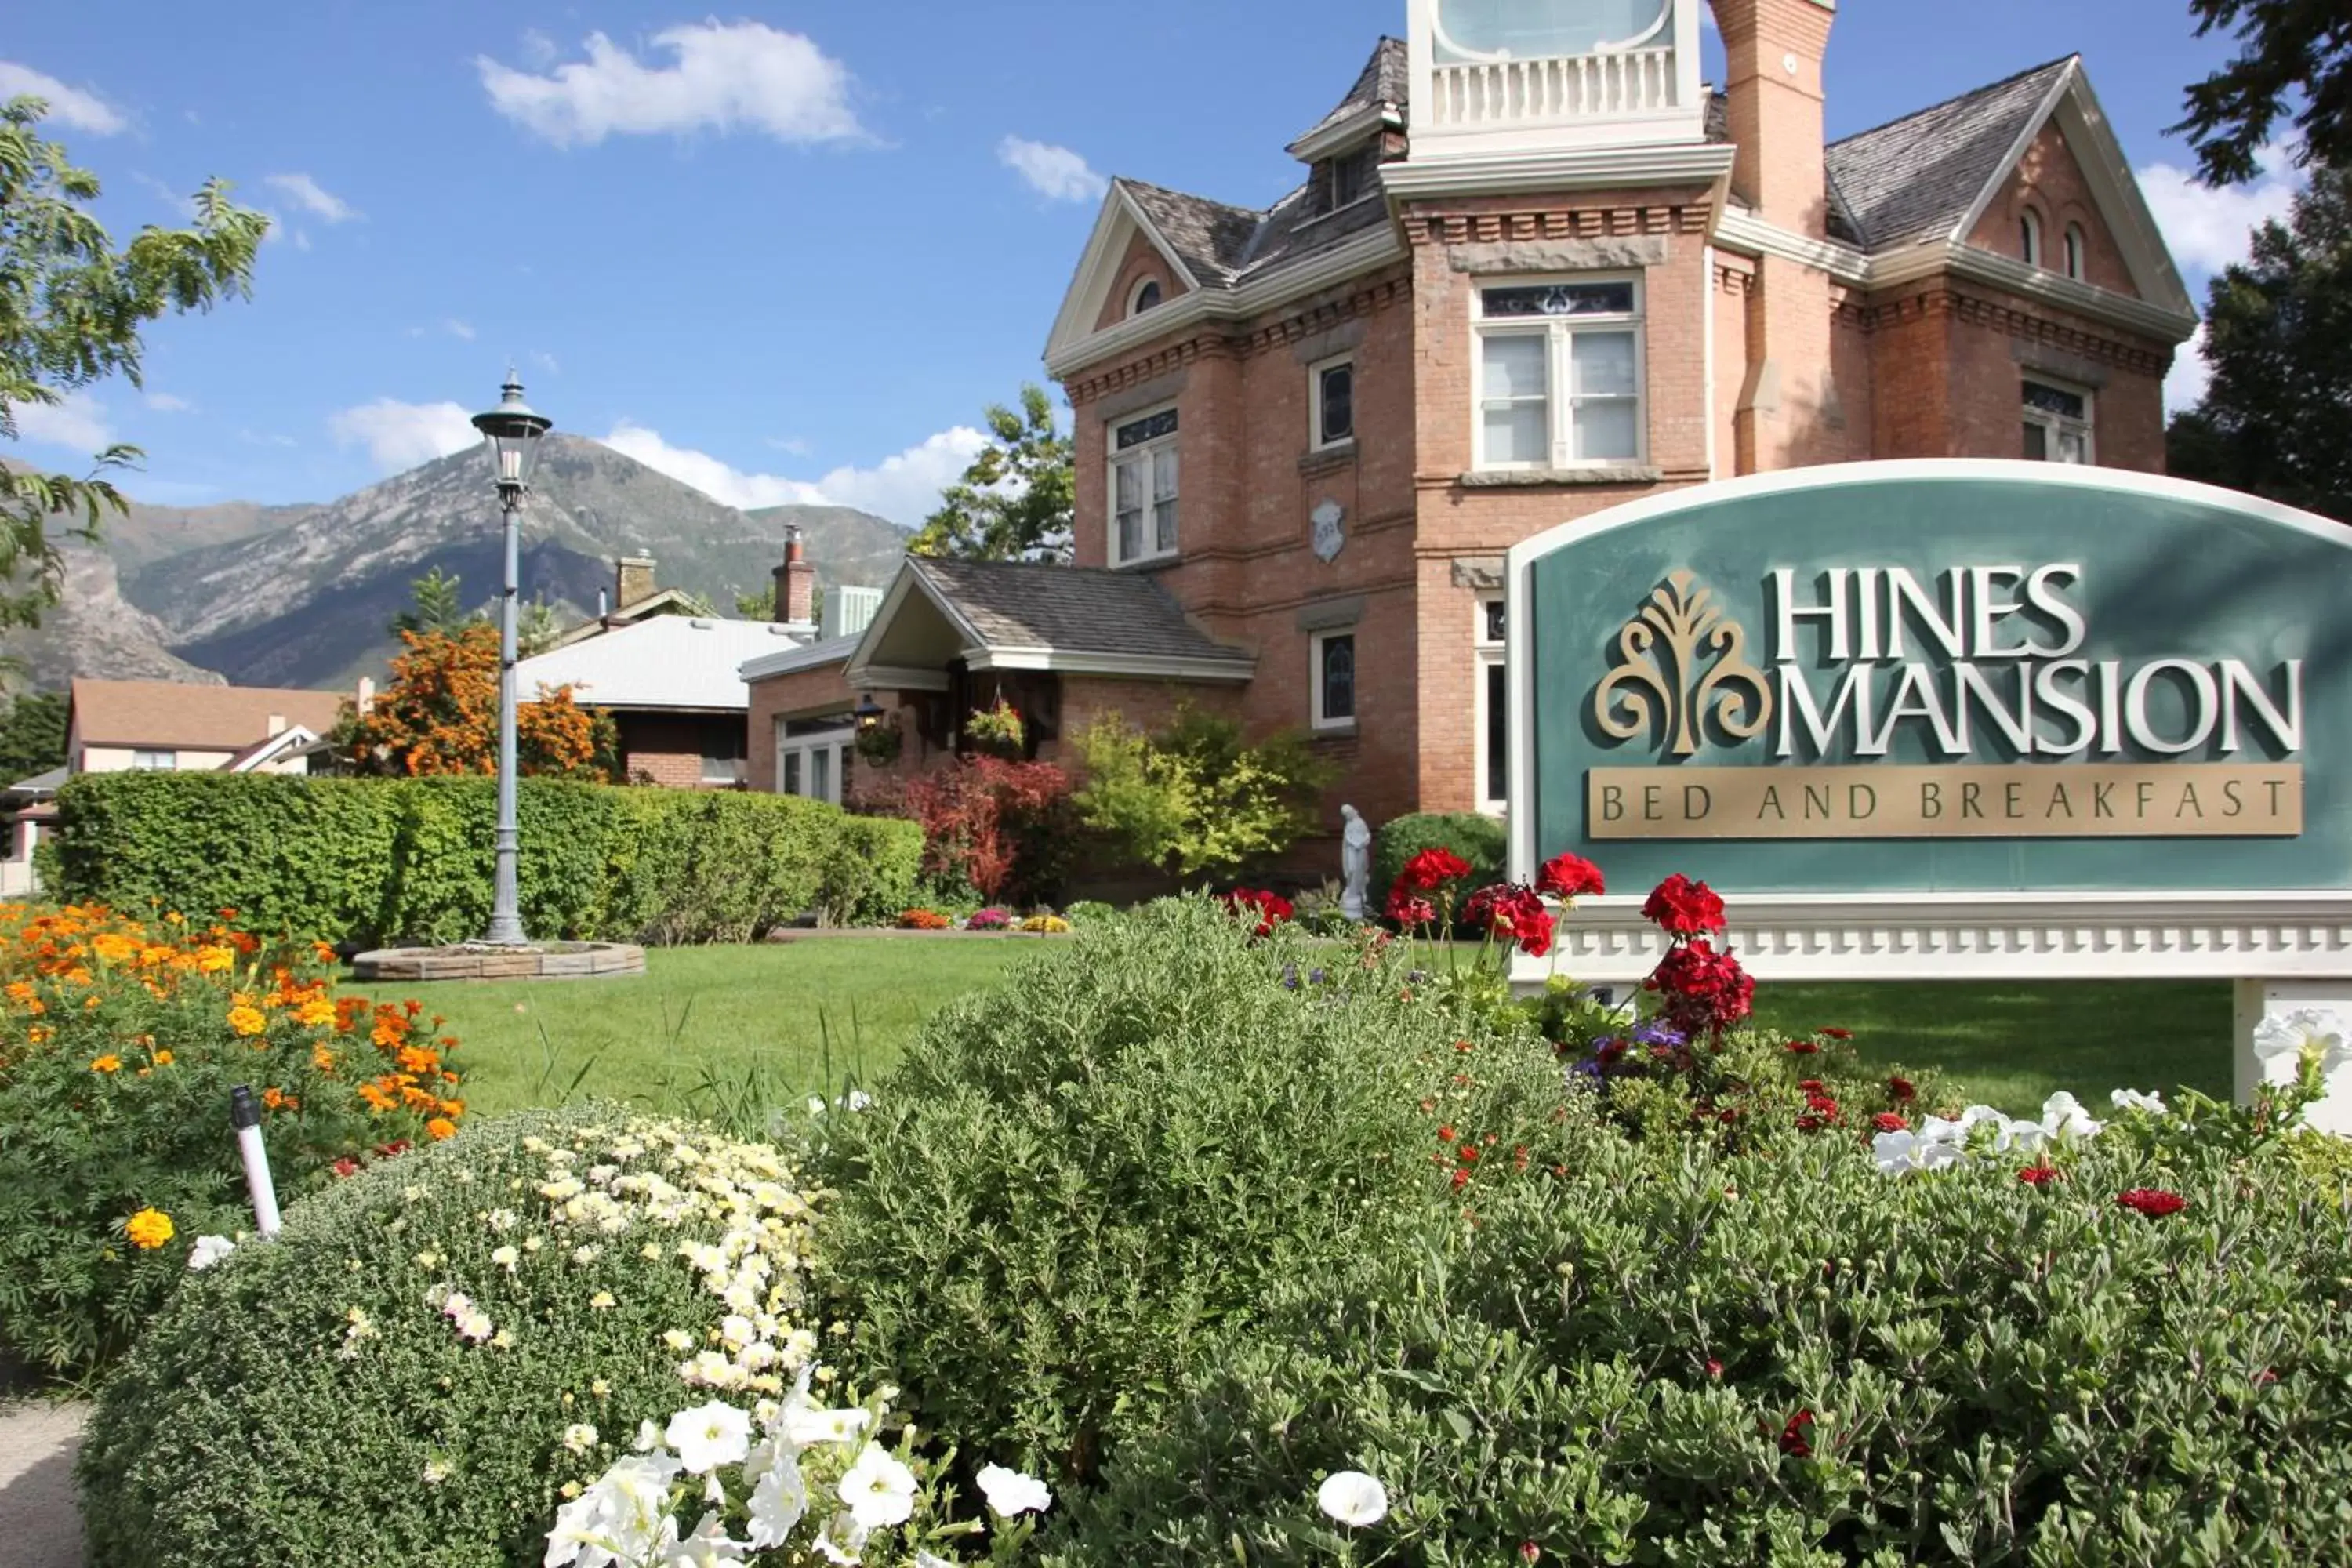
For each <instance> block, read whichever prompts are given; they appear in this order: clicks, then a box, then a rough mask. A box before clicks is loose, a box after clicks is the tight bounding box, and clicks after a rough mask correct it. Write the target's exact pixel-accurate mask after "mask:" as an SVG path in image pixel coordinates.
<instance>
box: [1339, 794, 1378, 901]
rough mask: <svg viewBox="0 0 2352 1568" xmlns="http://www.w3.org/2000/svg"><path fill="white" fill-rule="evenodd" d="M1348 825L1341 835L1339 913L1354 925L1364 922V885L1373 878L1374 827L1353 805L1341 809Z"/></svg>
mask: <svg viewBox="0 0 2352 1568" xmlns="http://www.w3.org/2000/svg"><path fill="white" fill-rule="evenodd" d="M1339 818H1340V820H1341V821H1342V822H1343V823H1345V824H1346V826H1344V827H1342V828H1341V829H1340V832H1339V881H1340V893H1339V912H1340V913H1341V914H1343V915H1345V916H1347V917H1348V918H1349V920H1351V921H1361V920H1362V919H1363V918H1364V884H1365V883H1366V882H1367V881H1369V880H1370V879H1371V875H1372V825H1371V824H1370V823H1369V822H1366V821H1365V820H1364V819H1363V818H1362V817H1361V816H1359V815H1357V812H1356V808H1355V807H1354V806H1352V805H1343V806H1341V807H1340V808H1339Z"/></svg>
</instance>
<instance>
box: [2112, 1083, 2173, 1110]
mask: <svg viewBox="0 0 2352 1568" xmlns="http://www.w3.org/2000/svg"><path fill="white" fill-rule="evenodd" d="M2107 1098H2108V1099H2109V1100H2114V1101H2115V1102H2116V1110H2145V1111H2147V1112H2149V1113H2150V1114H2152V1115H2156V1116H2168V1115H2170V1114H2171V1108H2170V1107H2169V1106H2168V1105H2166V1104H2165V1103H2164V1096H2162V1095H2160V1094H2142V1093H2141V1092H2140V1091H2139V1090H2137V1089H2116V1091H2115V1092H2114V1093H2113V1094H2111V1095H2109V1096H2107Z"/></svg>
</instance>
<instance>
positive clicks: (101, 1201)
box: [0, 904, 465, 1375]
mask: <svg viewBox="0 0 2352 1568" xmlns="http://www.w3.org/2000/svg"><path fill="white" fill-rule="evenodd" d="M326 958H331V954H328V955H321V954H320V953H318V952H314V951H312V950H310V949H309V948H307V947H292V948H264V947H263V946H262V945H261V944H260V943H259V942H257V940H256V939H255V938H254V937H252V936H251V935H249V934H247V932H245V931H239V930H236V929H234V928H233V927H231V926H230V925H228V924H227V923H226V922H216V923H214V924H211V925H208V926H203V927H197V926H193V925H190V924H187V923H185V922H182V921H156V922H152V923H142V922H139V921H130V920H126V919H124V918H122V917H121V916H119V915H116V914H112V913H110V912H109V911H107V910H100V909H94V908H71V909H64V910H33V909H30V908H28V907H26V906H24V905H13V904H12V905H0V982H5V1001H0V1349H5V1350H6V1351H8V1352H12V1353H13V1354H15V1355H16V1356H19V1357H21V1358H23V1359H25V1360H26V1361H28V1362H31V1363H35V1364H37V1365H39V1366H42V1367H44V1368H47V1370H49V1371H51V1372H53V1373H66V1374H70V1375H80V1374H86V1373H90V1372H93V1371H96V1370H98V1369H99V1368H100V1367H102V1366H103V1365H104V1364H105V1363H107V1362H109V1361H110V1360H111V1359H112V1358H113V1357H114V1356H115V1355H117V1354H119V1353H120V1352H121V1350H122V1349H123V1348H124V1346H125V1345H126V1343H127V1342H129V1341H130V1340H131V1337H132V1336H133V1335H134V1334H136V1333H137V1332H138V1331H139V1329H140V1326H141V1325H142V1323H144V1322H145V1321H146V1320H147V1318H148V1317H149V1316H150V1315H151V1314H152V1313H153V1312H154V1310H156V1308H157V1307H158V1306H159V1305H160V1304H161V1302H162V1301H163V1299H164V1297H165V1296H167V1295H168V1294H169V1293H170V1291H171V1289H172V1288H173V1285H174V1284H176V1283H177V1282H178V1279H179V1278H180V1275H181V1274H182V1272H183V1271H184V1269H185V1268H186V1266H187V1259H188V1257H189V1248H190V1247H191V1246H192V1245H193V1244H194V1241H195V1240H196V1238H197V1237H198V1236H199V1235H201V1234H204V1233H205V1232H215V1233H222V1234H226V1233H230V1232H234V1231H235V1230H236V1229H237V1227H238V1226H239V1225H240V1224H242V1223H246V1222H247V1220H249V1217H250V1211H249V1210H248V1209H247V1206H246V1194H245V1185H244V1178H243V1174H242V1170H243V1167H242V1165H241V1164H240V1163H239V1161H238V1157H237V1151H236V1142H235V1139H234V1138H233V1136H232V1134H231V1131H230V1128H229V1119H228V1105H229V1090H230V1089H231V1088H232V1087H234V1086H236V1085H239V1084H243V1085H248V1086H250V1087H251V1088H252V1089H253V1090H254V1092H255V1093H256V1094H257V1096H259V1098H260V1100H261V1103H262V1108H263V1120H262V1129H263V1135H264V1137H265V1139H266V1141H267V1145H268V1151H269V1157H270V1165H271V1172H272V1174H273V1176H274V1177H275V1179H276V1182H277V1184H278V1191H279V1192H280V1194H282V1195H283V1196H284V1197H286V1198H288V1199H289V1200H290V1199H291V1198H292V1197H294V1196H296V1195H298V1194H302V1193H304V1192H308V1191H310V1190H312V1189H314V1188H316V1187H318V1186H320V1185H322V1184H326V1183H328V1182H330V1181H331V1180H332V1179H333V1178H332V1175H331V1170H332V1168H333V1167H334V1166H335V1165H336V1163H338V1162H345V1163H357V1162H360V1161H362V1160H364V1159H366V1158H367V1157H368V1154H369V1152H370V1150H371V1149H373V1148H377V1147H380V1146H392V1145H399V1144H405V1143H408V1142H423V1141H426V1140H428V1139H431V1138H434V1137H437V1136H446V1135H448V1134H450V1133H452V1132H454V1131H456V1123H457V1121H458V1119H459V1118H461V1117H462V1116H463V1115H464V1110H465V1108H464V1104H463V1101H462V1100H460V1099H459V1098H458V1096H459V1094H460V1093H461V1089H460V1079H459V1075H458V1069H457V1064H456V1062H455V1060H454V1059H451V1058H448V1057H447V1052H448V1049H449V1047H452V1046H454V1045H455V1044H456V1042H455V1041H454V1040H452V1039H450V1038H448V1037H446V1036H443V1037H436V1035H435V1033H434V1031H435V1029H436V1028H437V1027H438V1026H439V1024H440V1020H439V1019H437V1018H436V1019H432V1020H430V1021H429V1023H427V1022H425V1021H423V1020H420V1019H418V1018H417V1014H418V1013H419V1012H420V1011H421V1009H419V1008H418V1007H417V1006H416V1005H415V1004H413V1003H412V1004H410V1005H407V1006H405V1007H403V1006H395V1005H391V1004H378V1005H373V1006H371V1005H369V1004H368V1003H367V1002H365V1001H364V1000H362V999H361V998H359V997H351V996H346V997H341V998H338V997H336V996H335V995H334V994H333V990H332V987H331V984H330V982H329V980H328V979H327V978H326V973H327V971H326V964H325V962H324V960H325V959H326ZM139 1216H145V1217H143V1218H142V1217H139Z"/></svg>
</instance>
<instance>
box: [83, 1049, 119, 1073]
mask: <svg viewBox="0 0 2352 1568" xmlns="http://www.w3.org/2000/svg"><path fill="white" fill-rule="evenodd" d="M89 1070H90V1071H92V1072H121V1070H122V1058H121V1057H118V1056H116V1055H115V1054H114V1053H113V1052H111V1051H109V1052H108V1053H107V1054H106V1055H104V1056H102V1057H100V1058H98V1059H97V1060H96V1061H94V1062H92V1063H90V1064H89Z"/></svg>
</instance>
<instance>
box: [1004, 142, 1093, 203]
mask: <svg viewBox="0 0 2352 1568" xmlns="http://www.w3.org/2000/svg"><path fill="white" fill-rule="evenodd" d="M996 161H997V162H998V163H1003V165H1004V166H1005V167H1006V168H1008V169H1010V170H1012V171H1013V173H1014V174H1018V175H1020V176H1021V177H1022V178H1023V179H1024V180H1026V181H1027V182H1028V183H1029V188H1030V189H1031V190H1033V191H1035V192H1036V193H1037V194H1038V195H1041V196H1044V197H1045V199H1046V200H1047V201H1049V202H1098V201H1100V200H1102V198H1103V193H1104V192H1106V191H1108V190H1109V189H1110V182H1109V181H1108V180H1106V179H1104V178H1103V177H1102V176H1101V175H1100V174H1096V173H1095V172H1094V171H1093V170H1092V169H1090V168H1088V167H1087V161H1086V160H1085V159H1084V158H1081V157H1079V156H1078V155H1077V154H1076V153H1073V152H1071V151H1070V150H1069V149H1068V148H1067V147H1056V146H1055V145H1053V144H1052V143H1051V142H1032V141H1030V140H1029V139H1028V138H1026V137H1024V136H1007V137H1006V138H1005V139H1004V140H1003V141H1002V142H998V143H997V144H996Z"/></svg>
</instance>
